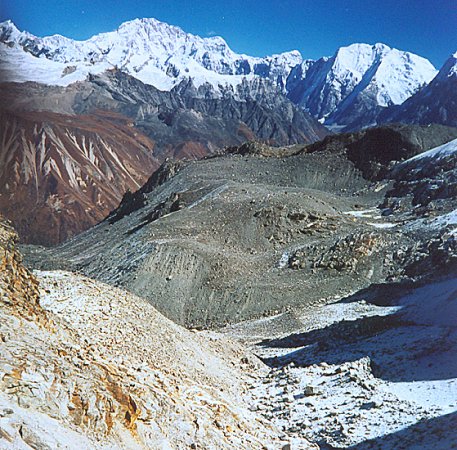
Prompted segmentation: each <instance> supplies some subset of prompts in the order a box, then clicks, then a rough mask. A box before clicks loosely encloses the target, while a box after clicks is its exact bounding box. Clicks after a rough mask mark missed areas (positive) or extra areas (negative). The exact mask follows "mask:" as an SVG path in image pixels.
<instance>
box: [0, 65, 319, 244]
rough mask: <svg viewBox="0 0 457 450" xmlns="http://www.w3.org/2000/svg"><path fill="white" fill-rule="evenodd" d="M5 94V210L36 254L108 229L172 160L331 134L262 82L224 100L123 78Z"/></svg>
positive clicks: (188, 86) (187, 87) (0, 201)
mask: <svg viewBox="0 0 457 450" xmlns="http://www.w3.org/2000/svg"><path fill="white" fill-rule="evenodd" d="M2 92H5V93H6V95H5V97H4V98H3V99H2V101H1V102H0V103H1V105H2V109H3V111H4V112H3V113H2V127H3V130H4V131H3V135H4V143H3V145H2V149H1V155H2V158H3V159H5V164H4V165H2V169H3V172H2V173H1V175H0V179H1V181H2V185H3V186H4V187H3V189H2V190H1V191H0V195H1V197H0V208H1V210H2V211H3V213H4V214H5V215H6V216H7V217H8V218H9V219H11V220H12V221H13V222H14V224H15V226H16V228H17V229H18V231H19V234H20V236H21V237H22V239H23V240H24V241H25V242H33V243H37V244H55V243H58V242H62V241H63V240H65V239H67V238H68V237H71V236H72V235H74V234H77V233H78V232H81V231H83V230H85V229H87V228H89V227H90V226H92V225H94V224H95V223H97V222H98V221H100V220H102V219H103V218H104V217H106V215H107V214H108V213H109V211H111V210H112V209H114V208H115V207H116V206H117V205H118V203H119V201H120V199H121V197H122V195H123V194H124V193H125V192H126V191H127V190H129V191H135V190H137V189H138V188H139V187H140V186H141V185H142V184H143V183H144V182H145V181H146V180H147V178H148V177H149V175H150V174H151V173H152V172H153V171H154V170H155V169H156V168H157V167H158V162H162V161H163V160H164V159H166V158H167V157H173V158H190V159H194V158H200V157H202V156H205V155H207V154H210V153H212V152H214V151H216V150H218V149H221V148H222V147H224V146H225V145H235V144H240V143H242V142H244V141H246V140H249V139H254V138H257V139H262V140H265V141H268V142H270V143H275V144H289V143H298V142H300V143H303V142H311V141H315V140H317V139H320V138H322V137H323V136H325V135H326V134H327V131H326V129H325V128H324V127H322V126H321V125H320V124H318V123H317V122H315V121H314V119H312V118H311V117H309V116H308V115H307V114H306V113H304V112H302V111H300V110H299V109H298V108H296V107H295V106H293V105H292V103H291V102H289V101H288V100H287V99H285V98H284V97H281V96H279V97H278V96H276V95H275V94H274V91H273V90H272V87H271V86H269V85H268V83H266V82H263V81H258V82H253V83H252V84H251V85H248V84H247V83H243V84H241V85H239V86H238V87H237V89H236V90H235V91H231V90H228V91H227V94H226V95H225V97H224V98H223V99H222V98H216V97H214V96H212V95H211V92H213V89H212V88H211V86H209V85H208V86H201V87H200V88H199V89H196V88H195V86H194V85H193V84H192V83H189V82H183V83H182V84H180V85H178V86H177V87H176V88H175V89H173V90H172V91H171V92H161V91H159V90H157V89H155V88H154V87H152V86H147V85H145V84H143V83H141V82H140V81H139V80H137V79H135V78H132V77H129V76H128V75H125V74H123V73H122V72H119V71H114V72H111V73H106V74H104V75H103V76H97V77H95V76H94V77H92V78H91V80H90V81H86V82H82V83H77V84H73V85H71V86H69V87H65V88H63V87H44V86H43V85H38V84H28V85H18V84H7V85H3V88H2ZM13 165H14V167H13ZM32 175H33V176H32ZM79 178H81V180H80V181H78V179H79ZM18 205H19V206H20V208H18ZM35 217H36V218H37V220H34V219H35Z"/></svg>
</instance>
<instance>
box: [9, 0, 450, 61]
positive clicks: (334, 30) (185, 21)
mask: <svg viewBox="0 0 457 450" xmlns="http://www.w3.org/2000/svg"><path fill="white" fill-rule="evenodd" d="M137 17H155V18H157V19H159V20H162V21H164V22H168V23H170V24H173V25H178V26H180V27H181V28H183V29H184V30H185V31H188V32H190V33H194V34H198V35H200V36H210V35H214V34H216V35H220V36H222V37H224V38H225V40H226V41H227V42H228V44H229V46H230V47H231V48H232V49H233V50H234V51H236V52H239V53H247V54H250V55H256V56H265V55H268V54H272V53H279V52H282V51H287V50H293V49H297V50H299V51H300V52H301V53H302V55H303V56H304V57H305V58H313V59H315V58H319V57H321V56H324V55H327V56H328V55H331V54H333V53H334V51H335V50H336V49H337V48H338V47H341V46H343V45H348V44H351V43H353V42H367V43H371V44H373V43H376V42H383V43H385V44H387V45H390V46H392V47H396V48H399V49H402V50H408V51H411V52H414V53H417V54H419V55H421V56H425V57H426V58H428V59H430V60H431V61H432V63H434V64H435V65H436V66H437V67H439V66H441V65H442V64H443V62H444V61H445V59H446V58H447V57H448V56H449V55H450V54H451V53H454V52H455V51H457V0H434V1H433V0H427V1H426V0H347V1H344V0H340V1H337V0H263V1H251V0H225V1H221V2H218V1H214V0H212V1H210V0H202V1H198V0H194V1H185V0H132V1H116V0H74V1H65V0H60V1H58V0H0V18H1V20H5V19H12V20H13V21H14V22H15V23H16V25H17V26H18V27H19V28H20V29H25V30H27V31H30V32H31V33H33V34H36V35H38V36H45V35H50V34H54V33H59V34H63V35H65V36H68V37H71V38H75V39H86V38H88V37H90V36H92V35H94V34H97V33H99V32H103V31H111V30H114V29H116V28H117V27H118V26H119V25H120V24H121V23H122V22H124V21H126V20H130V19H134V18H137Z"/></svg>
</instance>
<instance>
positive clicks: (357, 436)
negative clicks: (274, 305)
mask: <svg viewBox="0 0 457 450" xmlns="http://www.w3.org/2000/svg"><path fill="white" fill-rule="evenodd" d="M379 300H380V302H379V303H383V304H385V303H386V299H385V298H380V299H379ZM289 319H290V318H289ZM287 320H288V318H287V314H285V315H282V316H281V315H280V316H276V317H274V318H272V319H271V320H268V322H265V320H262V321H251V322H246V323H244V324H239V325H236V326H233V327H231V328H230V329H229V331H228V332H229V333H230V334H231V335H234V336H237V337H238V338H240V337H241V338H245V339H247V340H248V341H250V342H251V345H252V348H253V350H254V352H255V353H257V354H258V355H259V356H260V357H262V358H263V359H264V361H265V362H266V363H267V364H268V365H270V366H271V371H270V373H269V374H268V376H267V377H265V378H263V379H261V380H259V381H258V382H253V383H252V389H251V395H252V402H253V409H255V410H259V411H261V412H262V413H263V414H264V415H265V416H266V417H267V418H269V419H271V420H272V421H273V423H274V424H275V425H277V426H279V427H281V428H282V429H283V430H284V432H285V433H287V434H289V435H291V436H292V437H296V438H300V437H305V438H307V439H309V440H310V441H314V442H317V443H319V444H320V445H321V447H322V448H327V447H328V446H331V447H330V448H386V449H398V448H417V449H422V448H424V449H425V448H440V449H449V448H454V447H457V430H456V427H455V424H456V421H457V358H456V356H457V279H456V278H451V279H447V280H444V281H439V282H435V283H432V284H429V285H426V286H423V287H418V288H416V289H414V290H412V291H411V292H409V293H406V294H405V293H403V294H402V295H399V297H398V298H397V299H396V300H395V301H394V302H393V305H392V306H376V305H374V304H368V303H366V302H365V301H363V300H360V298H359V297H358V298H357V300H355V298H354V299H351V298H348V299H343V300H341V301H340V302H338V303H334V304H330V305H325V306H319V307H316V308H313V309H312V310H308V311H306V312H303V314H301V315H298V316H294V317H293V321H291V323H294V324H295V331H294V334H290V333H287V334H282V335H279V336H277V337H276V338H275V339H272V338H271V336H273V335H274V333H273V332H272V330H274V329H275V327H276V325H278V324H281V325H282V326H283V322H284V321H287ZM297 323H299V324H300V325H299V326H297ZM262 337H263V339H262ZM253 340H257V343H255V344H252V341H253ZM292 442H293V439H292ZM292 448H294V447H293V446H292ZM296 448H299V447H296Z"/></svg>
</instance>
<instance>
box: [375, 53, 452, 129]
mask: <svg viewBox="0 0 457 450" xmlns="http://www.w3.org/2000/svg"><path fill="white" fill-rule="evenodd" d="M381 119H382V120H383V121H385V122H404V123H418V124H424V125H426V124H429V123H440V124H442V125H450V126H454V127H455V126H457V52H456V53H454V54H453V55H452V56H451V57H450V58H449V59H448V60H447V61H446V62H445V63H444V65H443V67H442V68H441V70H440V71H439V73H438V75H437V76H436V77H435V78H434V79H433V80H432V82H431V83H430V84H429V85H427V86H425V87H424V88H423V89H422V90H420V91H419V92H418V93H417V94H415V95H413V96H412V97H410V98H409V99H407V100H406V101H405V102H404V103H403V104H402V105H401V106H398V107H394V108H389V109H388V110H387V111H386V112H385V113H384V114H383V115H382V116H381Z"/></svg>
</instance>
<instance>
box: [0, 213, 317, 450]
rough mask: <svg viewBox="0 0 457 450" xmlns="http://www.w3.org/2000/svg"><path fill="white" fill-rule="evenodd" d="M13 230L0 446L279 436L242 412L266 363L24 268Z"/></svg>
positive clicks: (7, 256) (243, 441)
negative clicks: (254, 378)
mask: <svg viewBox="0 0 457 450" xmlns="http://www.w3.org/2000/svg"><path fill="white" fill-rule="evenodd" d="M16 239H17V236H16V235H15V233H14V232H13V231H12V229H11V228H9V227H8V226H5V224H4V223H3V222H2V223H1V225H0V246H1V250H0V251H1V255H2V259H1V264H2V270H1V271H0V317H1V321H0V324H1V325H0V338H1V339H0V347H1V353H2V359H1V361H0V372H1V374H2V377H1V381H0V448H5V449H6V448H17V449H28V448H43V449H47V448H94V449H102V448H112V449H117V448H119V449H121V448H129V449H137V448H138V449H141V448H144V449H146V448H227V449H229V448H230V449H231V448H252V449H257V448H258V449H261V448H262V449H263V448H283V446H284V445H286V444H287V442H283V443H282V444H281V441H280V440H279V438H278V431H277V430H276V429H275V428H274V427H273V426H271V425H270V424H269V422H268V421H267V420H266V419H264V418H262V417H261V416H260V415H258V414H257V413H254V412H251V411H249V410H248V403H247V401H248V397H247V396H246V393H245V390H246V382H247V380H248V378H249V374H252V376H257V375H255V374H254V373H253V371H254V369H256V370H257V371H258V373H262V372H263V371H264V370H265V369H263V368H262V365H261V364H260V363H259V362H256V361H255V358H253V357H250V356H249V355H246V353H245V352H244V350H243V349H242V348H241V347H240V346H239V345H237V344H235V343H233V342H231V341H228V340H227V338H224V337H222V336H220V335H217V334H214V333H213V334H197V333H192V332H190V331H186V330H184V329H182V328H180V327H179V326H177V325H175V324H173V323H172V322H170V321H169V320H167V319H165V318H164V317H163V316H161V315H160V314H158V313H157V311H156V310H154V308H153V307H152V306H151V305H150V304H148V303H147V302H145V301H144V300H142V299H139V298H137V297H134V296H133V295H131V294H129V293H127V292H125V291H121V290H118V289H113V288H112V287H109V286H107V285H104V284H102V283H99V282H95V281H93V280H90V279H87V278H84V277H82V276H77V275H74V274H71V273H67V272H45V273H38V274H36V276H35V275H32V274H31V273H30V272H28V271H27V270H26V269H25V268H24V267H23V266H22V264H21V257H20V255H19V253H18V252H17V249H16V247H15V241H16ZM37 277H38V280H39V282H40V287H38V281H37ZM132 306H134V307H132ZM241 368H242V369H243V373H242V372H241ZM303 443H306V441H305V440H303ZM306 448H312V447H311V446H307V447H306Z"/></svg>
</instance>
